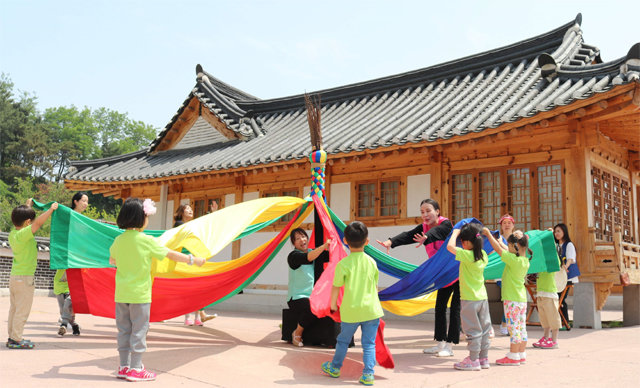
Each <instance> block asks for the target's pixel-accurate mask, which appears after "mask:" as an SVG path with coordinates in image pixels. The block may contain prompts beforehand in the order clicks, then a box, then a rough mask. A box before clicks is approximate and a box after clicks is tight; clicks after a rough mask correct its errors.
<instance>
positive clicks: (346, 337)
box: [331, 318, 380, 374]
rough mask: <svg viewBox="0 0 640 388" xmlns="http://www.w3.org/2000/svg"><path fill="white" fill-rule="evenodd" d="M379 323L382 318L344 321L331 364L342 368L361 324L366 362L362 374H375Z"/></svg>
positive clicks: (363, 357) (363, 355)
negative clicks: (352, 339) (351, 321)
mask: <svg viewBox="0 0 640 388" xmlns="http://www.w3.org/2000/svg"><path fill="white" fill-rule="evenodd" d="M379 324H380V318H376V319H372V320H370V321H365V322H355V323H347V322H342V323H341V324H340V334H338V339H337V343H336V353H335V354H334V355H333V360H332V361H331V366H333V367H334V368H336V369H340V368H342V363H343V361H344V358H345V357H346V356H347V349H349V343H350V342H351V338H353V335H354V334H355V333H356V330H357V329H358V326H360V327H361V330H362V362H363V363H364V369H363V370H362V374H373V367H374V366H375V365H376V333H377V331H378V325H379Z"/></svg>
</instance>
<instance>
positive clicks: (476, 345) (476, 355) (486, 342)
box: [447, 223, 491, 371]
mask: <svg viewBox="0 0 640 388" xmlns="http://www.w3.org/2000/svg"><path fill="white" fill-rule="evenodd" d="M480 231H481V228H480V226H479V225H478V224H476V223H469V224H466V225H464V226H463V227H462V228H461V229H454V230H453V232H451V237H450V238H449V243H448V244H447V250H448V251H449V252H451V253H453V254H455V255H456V260H457V261H459V262H460V280H459V281H460V320H461V322H462V330H463V331H464V333H465V335H466V336H467V348H468V349H469V356H467V357H465V359H464V360H462V361H460V362H456V363H455V364H454V365H453V367H454V368H456V369H458V370H467V371H468V370H480V369H488V368H489V346H490V345H491V340H490V339H489V334H490V332H491V317H490V316H489V301H488V300H487V290H486V289H485V287H484V268H485V267H486V266H487V263H488V262H489V259H488V258H487V254H486V253H485V251H484V250H482V236H480ZM458 235H459V236H460V241H461V243H462V248H458V247H456V239H457V238H458Z"/></svg>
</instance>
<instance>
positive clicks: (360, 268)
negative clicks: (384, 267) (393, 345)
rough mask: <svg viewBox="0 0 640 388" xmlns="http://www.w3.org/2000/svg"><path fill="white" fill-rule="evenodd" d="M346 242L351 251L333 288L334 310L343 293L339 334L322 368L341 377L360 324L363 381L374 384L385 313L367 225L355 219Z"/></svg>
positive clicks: (330, 374) (332, 308)
mask: <svg viewBox="0 0 640 388" xmlns="http://www.w3.org/2000/svg"><path fill="white" fill-rule="evenodd" d="M344 242H345V244H347V245H348V246H349V250H350V251H351V254H350V255H349V256H347V257H345V258H344V259H342V260H341V261H340V262H339V263H338V265H337V266H336V271H335V275H334V277H333V288H332V289H331V310H332V311H337V310H338V297H339V295H340V288H341V287H342V286H344V295H343V297H342V304H341V305H340V320H341V321H342V322H341V324H340V330H341V331H340V334H339V335H338V338H337V343H336V352H335V354H334V356H333V360H332V361H327V362H325V363H323V364H322V371H323V372H324V373H326V374H328V375H329V376H331V377H339V376H340V368H342V363H343V362H344V358H345V357H346V355H347V349H348V348H349V343H350V342H351V338H353V335H354V334H355V332H356V330H357V329H358V327H360V330H362V353H363V354H362V361H363V363H364V369H363V371H362V376H361V377H360V380H359V381H360V383H361V384H364V385H373V381H374V378H373V367H374V366H375V364H376V334H377V331H378V325H379V324H380V317H382V316H383V315H384V313H383V312H382V306H381V305H380V299H378V276H379V273H378V266H377V265H376V263H375V261H373V259H372V258H370V257H369V256H367V255H366V254H365V253H364V247H365V245H367V244H368V243H369V231H368V230H367V227H366V226H365V224H363V223H362V222H359V221H355V222H352V223H351V224H349V225H348V226H347V227H346V228H345V229H344Z"/></svg>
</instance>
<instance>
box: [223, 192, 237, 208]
mask: <svg viewBox="0 0 640 388" xmlns="http://www.w3.org/2000/svg"><path fill="white" fill-rule="evenodd" d="M235 203H236V195H235V194H226V195H225V196H224V206H231V205H235Z"/></svg>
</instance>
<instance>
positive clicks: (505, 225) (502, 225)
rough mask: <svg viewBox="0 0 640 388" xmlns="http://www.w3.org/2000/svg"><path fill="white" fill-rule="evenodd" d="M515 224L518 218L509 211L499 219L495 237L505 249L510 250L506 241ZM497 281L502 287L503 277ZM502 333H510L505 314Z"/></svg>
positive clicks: (501, 323) (501, 328)
mask: <svg viewBox="0 0 640 388" xmlns="http://www.w3.org/2000/svg"><path fill="white" fill-rule="evenodd" d="M515 226H516V220H515V219H514V218H513V217H512V216H511V215H510V214H509V213H507V214H505V215H503V216H502V217H500V219H499V220H498V235H497V236H495V237H496V239H497V240H498V244H500V245H501V246H502V250H503V251H506V250H508V249H507V246H506V245H505V243H504V241H507V237H509V236H511V235H512V234H513V230H514V228H515ZM496 283H497V284H498V287H500V288H502V279H496ZM500 334H502V335H509V330H507V320H506V318H505V316H504V315H503V316H502V321H501V322H500Z"/></svg>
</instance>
